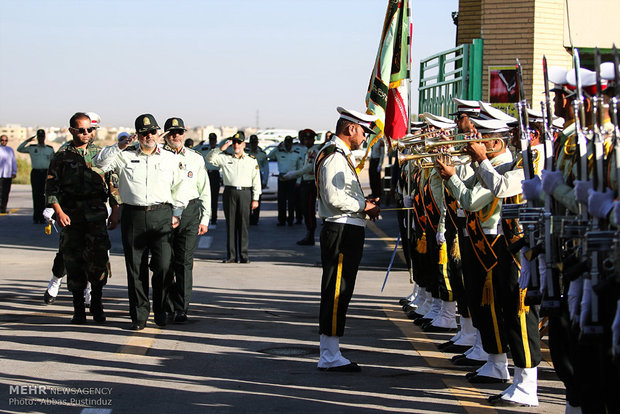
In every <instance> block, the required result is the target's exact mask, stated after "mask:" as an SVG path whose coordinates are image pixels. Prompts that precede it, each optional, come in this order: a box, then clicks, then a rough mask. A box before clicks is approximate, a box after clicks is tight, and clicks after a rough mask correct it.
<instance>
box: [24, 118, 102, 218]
mask: <svg viewBox="0 0 620 414" xmlns="http://www.w3.org/2000/svg"><path fill="white" fill-rule="evenodd" d="M89 129H90V127H89ZM35 138H36V139H37V143H36V144H32V145H28V146H27V144H28V143H29V142H31V141H32V140H33V139H35ZM17 152H21V153H22V154H29V155H30V164H31V166H32V170H31V171H30V185H31V186H32V221H33V222H34V224H40V223H43V224H45V219H44V218H43V209H44V208H45V180H46V178H47V169H48V167H49V166H50V162H51V161H52V157H53V156H54V149H53V148H52V147H51V146H49V145H46V144H45V130H43V129H39V130H37V135H36V136H34V137H30V138H28V139H27V140H25V141H24V142H22V143H21V144H19V147H17Z"/></svg>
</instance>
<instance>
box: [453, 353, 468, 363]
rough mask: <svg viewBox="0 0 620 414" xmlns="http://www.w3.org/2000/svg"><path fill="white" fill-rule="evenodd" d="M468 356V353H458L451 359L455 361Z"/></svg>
mask: <svg viewBox="0 0 620 414" xmlns="http://www.w3.org/2000/svg"><path fill="white" fill-rule="evenodd" d="M466 357H467V355H465V354H458V355H454V356H453V357H452V358H450V361H452V362H454V361H456V360H457V359H461V358H466Z"/></svg>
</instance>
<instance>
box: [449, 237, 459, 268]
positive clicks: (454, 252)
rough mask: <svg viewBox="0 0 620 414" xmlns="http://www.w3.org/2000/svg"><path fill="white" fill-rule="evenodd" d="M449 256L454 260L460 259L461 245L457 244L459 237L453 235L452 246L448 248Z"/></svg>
mask: <svg viewBox="0 0 620 414" xmlns="http://www.w3.org/2000/svg"><path fill="white" fill-rule="evenodd" d="M450 257H452V260H454V261H455V262H460V261H461V246H460V245H459V238H458V237H457V236H456V235H455V236H454V243H452V248H451V249H450Z"/></svg>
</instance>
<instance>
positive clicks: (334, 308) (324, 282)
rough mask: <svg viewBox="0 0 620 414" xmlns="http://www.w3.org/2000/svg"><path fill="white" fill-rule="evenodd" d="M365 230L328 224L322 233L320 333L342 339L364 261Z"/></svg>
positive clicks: (344, 225) (349, 225) (338, 224)
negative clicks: (359, 271) (358, 272)
mask: <svg viewBox="0 0 620 414" xmlns="http://www.w3.org/2000/svg"><path fill="white" fill-rule="evenodd" d="M364 237H365V228H364V227H362V226H355V225H352V224H344V223H333V222H329V221H326V222H325V224H323V228H322V229H321V238H320V239H321V262H322V265H323V276H322V279H321V307H320V313H319V331H320V332H319V333H320V334H324V335H327V336H342V335H343V334H344V326H345V323H346V318H347V309H348V308H349V302H350V301H351V297H352V296H353V289H354V288H355V279H356V277H357V269H358V267H359V264H360V261H361V260H362V251H363V249H364Z"/></svg>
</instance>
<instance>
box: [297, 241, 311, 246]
mask: <svg viewBox="0 0 620 414" xmlns="http://www.w3.org/2000/svg"><path fill="white" fill-rule="evenodd" d="M297 245H298V246H314V239H301V240H299V241H298V242H297Z"/></svg>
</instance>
